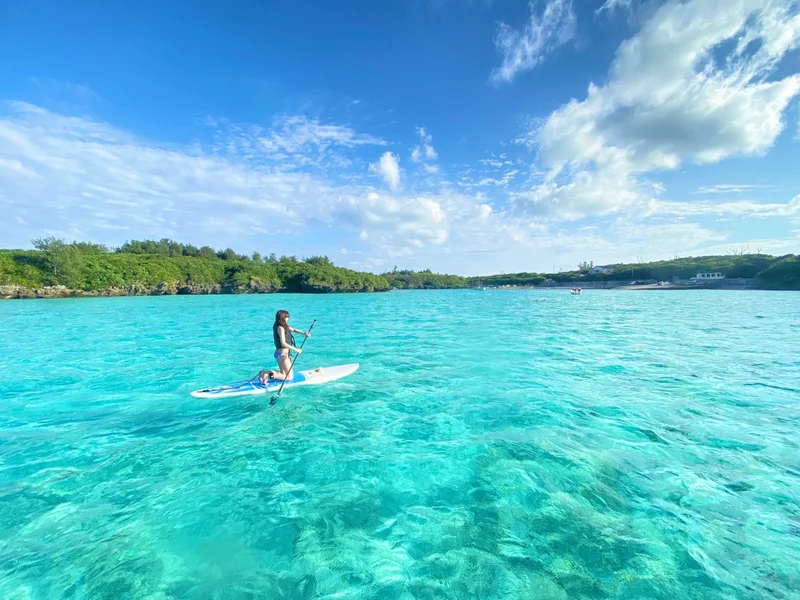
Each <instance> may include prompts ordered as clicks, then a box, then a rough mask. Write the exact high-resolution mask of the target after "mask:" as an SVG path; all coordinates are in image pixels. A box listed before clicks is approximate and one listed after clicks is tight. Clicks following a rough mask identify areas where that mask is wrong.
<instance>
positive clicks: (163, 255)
mask: <svg viewBox="0 0 800 600" xmlns="http://www.w3.org/2000/svg"><path fill="white" fill-rule="evenodd" d="M34 246H35V248H36V250H2V251H0V284H14V285H21V286H25V287H30V288H38V287H41V286H51V285H63V286H65V287H67V288H70V289H74V290H84V291H90V290H101V289H105V288H111V287H117V288H122V287H126V286H143V287H152V286H158V285H159V284H162V283H165V284H167V285H168V286H171V287H175V288H177V287H185V288H186V290H187V291H189V287H192V286H194V287H195V288H196V287H197V286H215V285H216V286H221V287H222V288H225V290H226V291H237V289H238V290H239V291H242V289H241V288H248V289H252V290H254V291H277V290H282V291H291V292H306V291H308V292H328V291H380V290H388V289H390V287H391V286H390V285H389V283H388V281H386V279H385V278H383V277H380V276H378V275H373V274H371V273H359V272H356V271H351V270H349V269H343V268H340V267H336V266H334V265H333V264H332V263H331V262H330V260H329V259H328V258H327V257H324V256H313V257H310V258H306V259H304V260H298V259H297V257H294V256H282V257H280V258H277V257H276V256H275V255H274V254H273V255H270V256H269V257H267V258H266V259H265V260H264V259H262V258H261V256H260V255H259V254H258V253H254V254H253V255H252V256H249V257H248V256H244V255H240V254H236V253H235V252H234V251H233V250H231V249H230V248H228V249H226V250H224V251H215V250H213V249H212V248H209V247H207V246H205V247H203V248H196V247H194V246H190V245H186V244H179V243H177V242H173V241H171V240H161V241H158V242H156V241H150V240H145V241H141V242H140V241H132V242H127V243H126V244H124V245H123V246H121V247H120V248H117V249H114V250H110V249H108V248H106V247H104V246H99V245H96V244H87V243H72V244H67V243H65V242H63V241H61V240H58V239H54V238H46V239H41V240H34ZM187 286H188V287H187Z"/></svg>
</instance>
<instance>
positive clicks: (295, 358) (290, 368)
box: [269, 319, 317, 404]
mask: <svg viewBox="0 0 800 600" xmlns="http://www.w3.org/2000/svg"><path fill="white" fill-rule="evenodd" d="M316 322H317V320H316V319H314V321H313V322H312V323H311V327H309V328H308V331H306V333H311V330H312V329H314V324H315V323H316ZM307 340H308V336H305V337H304V338H303V343H302V344H300V350H302V349H303V346H305V345H306V341H307ZM290 356H291V354H290ZM298 356H300V355H299V354H295V355H294V358H292V362H290V363H289V373H291V372H292V369H294V363H295V362H296V361H297V357H298ZM289 373H287V375H288V374H289ZM285 384H286V379H284V380H283V381H282V382H281V387H280V388H278V393H277V394H275V395H274V396H273V397H272V399H271V400H270V401H269V403H270V404H275V401H276V400H277V399H278V398H279V397H280V395H281V392H283V386H284V385H285Z"/></svg>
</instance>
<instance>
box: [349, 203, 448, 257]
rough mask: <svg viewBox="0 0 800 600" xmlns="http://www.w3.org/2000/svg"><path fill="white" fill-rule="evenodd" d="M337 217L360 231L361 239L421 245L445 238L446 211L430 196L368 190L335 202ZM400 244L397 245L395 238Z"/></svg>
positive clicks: (393, 244)
mask: <svg viewBox="0 0 800 600" xmlns="http://www.w3.org/2000/svg"><path fill="white" fill-rule="evenodd" d="M336 210H337V217H338V218H339V219H340V220H341V221H342V222H343V223H344V224H346V225H349V226H351V227H353V228H354V229H357V230H359V231H360V232H361V238H362V239H369V238H373V241H376V242H379V243H381V244H389V245H391V246H403V245H410V246H413V247H422V246H425V245H428V244H441V243H442V242H444V241H445V240H446V239H447V235H448V224H447V214H446V213H445V210H444V209H443V208H442V206H441V205H440V204H439V203H438V202H437V201H436V200H434V199H432V198H429V197H424V196H423V197H410V198H395V197H392V196H387V195H382V194H378V193H375V192H370V193H368V194H367V195H366V196H361V197H345V198H343V199H342V200H341V201H340V202H339V203H338V205H337V209H336ZM399 239H401V240H402V242H403V243H402V244H398V243H397V242H398V240H399Z"/></svg>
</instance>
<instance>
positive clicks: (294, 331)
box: [289, 327, 311, 337]
mask: <svg viewBox="0 0 800 600" xmlns="http://www.w3.org/2000/svg"><path fill="white" fill-rule="evenodd" d="M289 329H291V330H292V332H293V333H299V334H301V335H303V336H304V337H311V334H310V333H309V332H308V331H302V330H300V329H294V328H292V327H290V328H289Z"/></svg>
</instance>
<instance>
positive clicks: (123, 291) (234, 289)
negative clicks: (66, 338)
mask: <svg viewBox="0 0 800 600" xmlns="http://www.w3.org/2000/svg"><path fill="white" fill-rule="evenodd" d="M371 291H382V290H371V289H369V288H359V289H353V288H349V287H346V286H341V285H337V284H329V283H315V282H310V281H301V282H298V283H297V284H296V285H295V286H293V287H291V288H284V287H280V286H278V285H276V284H274V283H271V282H263V281H250V282H249V283H246V284H243V285H236V284H220V283H211V284H204V285H191V284H185V283H175V282H167V281H162V282H161V283H159V284H158V285H127V286H121V287H107V288H103V289H100V290H74V289H70V288H67V287H65V286H63V285H54V286H43V287H38V288H29V287H26V286H22V285H0V300H17V299H18V300H23V299H34V298H106V297H108V298H111V297H121V296H200V295H208V294H276V293H280V292H284V293H301V294H331V293H358V292H371Z"/></svg>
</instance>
